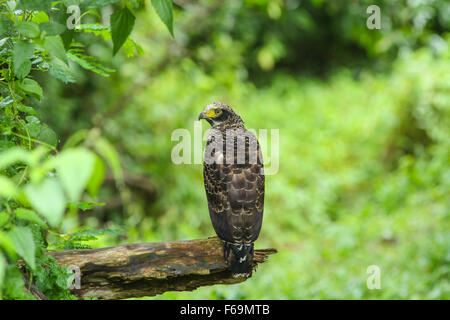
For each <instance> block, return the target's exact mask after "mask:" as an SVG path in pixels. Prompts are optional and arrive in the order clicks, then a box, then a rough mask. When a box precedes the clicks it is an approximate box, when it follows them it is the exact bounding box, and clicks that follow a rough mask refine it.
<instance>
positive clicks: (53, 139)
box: [38, 126, 58, 147]
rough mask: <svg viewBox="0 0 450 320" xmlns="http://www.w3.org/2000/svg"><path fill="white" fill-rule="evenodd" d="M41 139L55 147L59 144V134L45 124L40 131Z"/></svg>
mask: <svg viewBox="0 0 450 320" xmlns="http://www.w3.org/2000/svg"><path fill="white" fill-rule="evenodd" d="M38 139H39V141H42V142H45V143H47V144H49V145H51V146H53V147H56V145H57V144H58V136H57V135H56V133H55V131H53V130H52V129H51V128H49V127H47V126H44V127H43V128H42V130H41V132H40V133H39V138H38Z"/></svg>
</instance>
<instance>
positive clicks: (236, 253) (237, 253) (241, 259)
mask: <svg viewBox="0 0 450 320" xmlns="http://www.w3.org/2000/svg"><path fill="white" fill-rule="evenodd" d="M230 251H231V252H230ZM224 257H225V260H226V261H227V263H228V266H229V267H230V270H231V273H232V274H233V277H235V278H237V277H250V276H251V274H252V265H253V243H251V244H233V243H228V242H225V244H224Z"/></svg>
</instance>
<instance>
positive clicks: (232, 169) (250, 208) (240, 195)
mask: <svg viewBox="0 0 450 320" xmlns="http://www.w3.org/2000/svg"><path fill="white" fill-rule="evenodd" d="M242 139H244V141H245V143H242V144H239V142H238V141H241V142H242V141H243V140H242ZM250 141H251V142H250ZM211 143H215V141H214V138H212V139H208V142H207V151H208V144H211ZM252 143H253V144H252ZM244 144H245V161H244V163H241V164H239V162H238V160H239V156H238V152H237V149H238V148H239V146H241V148H242V147H243V145H244ZM226 145H227V144H226V139H225V137H224V144H223V149H220V148H217V149H216V148H212V154H211V156H212V157H213V158H214V159H216V160H218V159H223V161H222V162H223V163H216V162H213V163H211V164H207V163H205V164H204V168H203V175H204V183H205V189H206V195H207V199H208V208H209V214H210V218H211V221H212V224H213V227H214V230H215V231H216V233H217V235H218V236H219V238H221V239H222V240H224V241H226V242H229V243H235V244H250V243H253V242H254V241H255V240H256V239H257V238H258V236H259V232H260V230H261V224H262V219H263V210H264V172H263V162H262V155H261V151H260V147H259V143H258V141H257V140H256V137H255V136H254V135H253V134H252V133H251V132H249V131H247V130H242V132H241V133H239V134H238V136H237V139H236V140H235V141H234V144H232V145H231V146H232V148H231V149H230V148H228V156H229V155H230V152H232V151H234V161H233V162H232V163H228V161H227V159H229V158H228V157H227V148H226ZM233 149H234V150H233ZM210 150H211V149H210ZM241 159H242V158H241ZM219 162H220V161H219Z"/></svg>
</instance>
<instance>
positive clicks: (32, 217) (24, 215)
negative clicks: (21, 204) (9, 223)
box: [14, 208, 48, 229]
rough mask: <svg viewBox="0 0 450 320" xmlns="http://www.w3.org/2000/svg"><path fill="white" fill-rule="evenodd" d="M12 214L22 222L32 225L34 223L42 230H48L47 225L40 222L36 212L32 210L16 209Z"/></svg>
mask: <svg viewBox="0 0 450 320" xmlns="http://www.w3.org/2000/svg"><path fill="white" fill-rule="evenodd" d="M14 214H15V215H16V216H17V217H18V218H20V219H24V220H28V221H31V222H33V223H36V224H37V225H38V226H40V227H41V228H42V229H48V228H47V224H46V223H45V222H44V220H42V219H41V218H40V217H39V216H38V215H37V213H36V212H34V211H33V210H29V209H25V208H17V209H16V210H15V211H14Z"/></svg>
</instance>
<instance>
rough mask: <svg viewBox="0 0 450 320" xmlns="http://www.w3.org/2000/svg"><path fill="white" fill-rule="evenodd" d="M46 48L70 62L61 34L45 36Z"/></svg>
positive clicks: (57, 56) (59, 57)
mask: <svg viewBox="0 0 450 320" xmlns="http://www.w3.org/2000/svg"><path fill="white" fill-rule="evenodd" d="M44 48H45V49H46V50H47V51H48V52H49V53H50V54H51V55H53V56H55V57H56V58H58V59H60V60H61V61H64V62H65V63H66V64H68V60H67V55H66V49H65V48H64V44H63V42H62V40H61V37H60V36H49V37H45V42H44Z"/></svg>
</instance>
